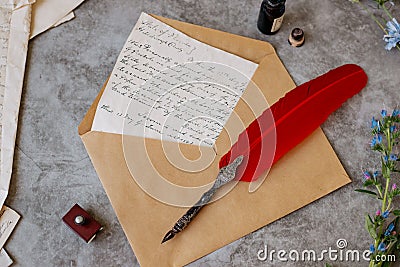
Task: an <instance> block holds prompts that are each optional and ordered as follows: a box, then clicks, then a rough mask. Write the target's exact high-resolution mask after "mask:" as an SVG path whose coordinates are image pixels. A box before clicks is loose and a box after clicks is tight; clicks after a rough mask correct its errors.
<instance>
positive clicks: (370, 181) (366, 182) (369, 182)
mask: <svg viewBox="0 0 400 267" xmlns="http://www.w3.org/2000/svg"><path fill="white" fill-rule="evenodd" d="M374 183H375V181H374V180H372V179H368V180H366V181H365V182H364V183H363V186H364V187H367V186H370V185H373V184H374Z"/></svg>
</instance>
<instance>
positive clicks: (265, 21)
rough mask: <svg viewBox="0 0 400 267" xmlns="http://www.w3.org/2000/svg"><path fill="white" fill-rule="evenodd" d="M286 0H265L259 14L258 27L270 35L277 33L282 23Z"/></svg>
mask: <svg viewBox="0 0 400 267" xmlns="http://www.w3.org/2000/svg"><path fill="white" fill-rule="evenodd" d="M285 3H286V0H263V2H262V3H261V8H260V14H259V15H258V22H257V27H258V29H259V30H260V31H261V32H262V33H264V34H268V35H272V34H275V33H277V32H278V31H279V29H280V28H281V25H282V21H283V16H284V14H285Z"/></svg>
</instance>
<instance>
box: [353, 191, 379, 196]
mask: <svg viewBox="0 0 400 267" xmlns="http://www.w3.org/2000/svg"><path fill="white" fill-rule="evenodd" d="M355 191H356V192H360V193H364V194H369V195H373V196H376V197H377V196H378V194H377V193H375V192H372V191H370V190H365V189H356V190H355Z"/></svg>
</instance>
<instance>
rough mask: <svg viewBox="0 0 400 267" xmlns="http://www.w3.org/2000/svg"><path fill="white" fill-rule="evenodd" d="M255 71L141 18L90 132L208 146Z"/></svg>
mask: <svg viewBox="0 0 400 267" xmlns="http://www.w3.org/2000/svg"><path fill="white" fill-rule="evenodd" d="M257 66H258V65H257V64H255V63H253V62H251V61H248V60H245V59H243V58H241V57H238V56H235V55H233V54H230V53H227V52H225V51H222V50H219V49H216V48H214V47H211V46H209V45H207V44H204V43H201V42H199V41H197V40H195V39H192V38H190V37H188V36H187V35H185V34H183V33H181V32H179V31H177V30H176V29H174V28H172V27H170V26H168V25H166V24H164V23H162V22H160V21H158V20H157V19H154V18H153V17H151V16H149V15H147V14H145V13H142V14H141V16H140V18H139V20H138V22H137V23H136V25H135V27H134V29H133V30H132V32H131V34H130V36H129V38H128V40H127V42H126V44H125V46H124V48H123V50H122V52H121V54H120V55H119V57H118V60H117V63H116V65H115V67H114V70H113V72H112V74H111V77H110V80H109V82H108V84H107V86H106V88H105V91H104V93H103V95H102V97H101V99H100V102H99V105H98V109H97V111H96V115H95V118H94V122H93V125H92V130H94V131H102V132H110V133H118V134H122V133H123V134H128V135H134V136H145V137H147V138H155V139H161V138H162V139H163V140H168V141H175V142H179V143H188V144H196V145H204V146H212V145H213V144H214V142H215V140H216V138H217V137H218V135H219V133H220V132H221V130H222V128H223V126H224V124H225V123H226V121H227V119H228V118H229V116H230V114H231V112H232V110H233V108H234V107H235V106H236V104H237V101H238V100H239V98H240V96H241V95H242V93H243V92H244V90H245V89H246V87H247V85H248V83H249V81H250V78H251V77H252V75H253V74H254V72H255V70H256V68H257ZM128 107H129V108H128ZM124 121H125V125H124Z"/></svg>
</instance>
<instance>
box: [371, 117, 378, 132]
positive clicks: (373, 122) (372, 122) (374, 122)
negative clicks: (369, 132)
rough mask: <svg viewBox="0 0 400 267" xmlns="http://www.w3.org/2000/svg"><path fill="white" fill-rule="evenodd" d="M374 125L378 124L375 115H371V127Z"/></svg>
mask: <svg viewBox="0 0 400 267" xmlns="http://www.w3.org/2000/svg"><path fill="white" fill-rule="evenodd" d="M376 126H378V121H377V120H375V117H372V120H371V129H373V128H375V127H376Z"/></svg>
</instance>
